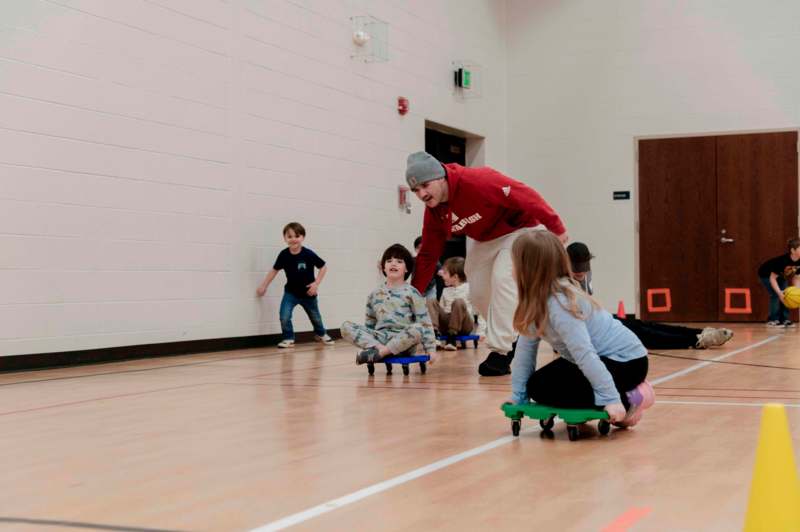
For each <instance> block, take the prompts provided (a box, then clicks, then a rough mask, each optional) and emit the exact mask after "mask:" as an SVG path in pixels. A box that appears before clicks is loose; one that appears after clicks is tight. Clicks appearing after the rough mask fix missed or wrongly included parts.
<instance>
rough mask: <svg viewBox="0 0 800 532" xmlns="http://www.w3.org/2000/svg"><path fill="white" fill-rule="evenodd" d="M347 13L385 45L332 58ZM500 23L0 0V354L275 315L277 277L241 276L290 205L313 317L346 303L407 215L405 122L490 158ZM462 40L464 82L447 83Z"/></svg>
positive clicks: (474, 4) (257, 263)
mask: <svg viewBox="0 0 800 532" xmlns="http://www.w3.org/2000/svg"><path fill="white" fill-rule="evenodd" d="M365 14H369V15H373V16H375V17H377V18H380V19H382V20H385V21H387V22H388V23H389V25H390V30H389V42H390V46H389V50H390V58H391V59H390V61H389V62H388V63H383V64H364V63H360V62H357V61H354V60H352V59H351V58H350V55H351V53H352V51H353V45H352V43H351V40H350V36H351V28H350V20H349V17H351V16H354V15H365ZM506 27H507V21H506V2H505V1H495V0H436V1H430V2H429V1H423V0H405V1H404V0H374V1H368V0H227V1H225V0H6V1H4V2H0V355H15V354H25V353H41V352H54V351H69V350H78V349H92V348H98V347H112V346H122V345H135V344H147V343H155V342H170V341H179V340H193V339H205V338H219V337H234V336H244V335H254V334H269V333H277V332H279V331H280V326H279V324H278V315H277V310H278V305H279V302H280V297H281V294H282V286H283V283H284V280H283V276H282V275H280V276H279V277H278V279H276V281H275V283H273V286H272V287H271V288H270V291H269V293H268V294H267V297H265V298H264V299H257V298H255V297H254V291H255V288H256V286H257V284H258V282H259V281H260V280H261V278H262V276H263V275H264V272H265V271H266V270H267V269H269V268H270V267H271V266H272V263H273V261H274V259H275V257H276V255H277V253H278V252H279V251H280V250H281V249H282V248H283V247H284V245H283V241H282V238H281V228H282V227H283V226H284V225H285V224H286V223H287V222H289V221H299V222H301V223H303V224H304V225H305V226H306V228H307V230H308V239H307V244H308V246H309V247H311V248H312V249H314V250H316V251H317V252H318V253H319V254H320V255H321V256H322V257H323V258H324V259H326V260H327V261H328V264H329V266H330V273H329V275H328V277H327V278H326V280H325V282H324V284H323V286H322V290H321V297H320V305H321V308H322V312H323V317H324V319H325V322H326V325H327V326H328V327H330V328H335V327H338V326H339V325H340V324H341V322H342V321H344V320H345V319H356V320H361V319H363V315H362V313H363V304H364V301H365V298H366V296H367V294H368V292H369V291H370V290H371V289H372V288H373V287H374V285H375V282H376V271H375V263H376V261H377V259H378V257H379V256H380V253H381V252H382V250H383V249H384V248H385V247H386V246H388V245H389V244H392V243H394V242H396V241H399V242H402V243H404V244H406V245H408V246H410V245H411V242H412V241H413V239H414V237H416V236H417V235H418V234H419V232H420V229H421V214H422V208H421V204H418V203H417V204H415V209H414V212H413V213H412V215H411V216H407V215H404V214H400V213H399V212H398V211H397V209H396V187H397V185H398V184H400V183H402V181H403V170H404V167H405V157H406V155H407V154H408V153H410V152H411V151H416V150H419V149H422V148H423V145H424V120H425V119H430V120H434V121H436V122H440V123H445V124H448V125H450V126H452V127H456V128H461V129H464V130H467V131H470V132H473V133H476V134H480V135H484V136H486V138H487V141H486V162H487V163H488V164H491V165H493V166H496V167H498V168H500V169H503V168H504V166H505V163H506V111H505V109H506V46H505V32H506ZM460 59H472V60H474V61H479V62H480V63H481V64H482V65H483V66H484V69H485V74H486V81H485V86H484V97H483V98H482V99H479V100H471V101H466V102H465V101H462V100H459V99H457V98H454V96H453V94H452V91H451V83H452V81H451V76H452V74H451V71H450V65H451V61H453V60H460ZM398 96H406V97H408V98H409V99H410V101H411V113H410V114H409V115H407V116H405V117H400V116H398V114H397V112H396V111H395V106H396V99H397V97H398ZM295 316H296V317H295V328H296V329H297V330H310V324H309V323H308V320H307V319H306V318H305V316H304V315H303V313H302V311H301V310H300V309H298V311H297V313H296V315H295Z"/></svg>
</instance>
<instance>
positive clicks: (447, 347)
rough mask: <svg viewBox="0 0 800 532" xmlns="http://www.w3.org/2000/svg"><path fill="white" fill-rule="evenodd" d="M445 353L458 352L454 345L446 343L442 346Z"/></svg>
mask: <svg viewBox="0 0 800 532" xmlns="http://www.w3.org/2000/svg"><path fill="white" fill-rule="evenodd" d="M444 350H445V351H458V347H456V346H455V344H451V343H448V344H446V345H445V346H444Z"/></svg>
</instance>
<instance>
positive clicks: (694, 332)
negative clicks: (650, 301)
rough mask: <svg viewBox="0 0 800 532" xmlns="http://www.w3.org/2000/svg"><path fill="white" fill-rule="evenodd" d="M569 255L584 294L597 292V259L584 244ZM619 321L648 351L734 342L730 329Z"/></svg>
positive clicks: (576, 245)
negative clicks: (594, 277) (593, 263)
mask: <svg viewBox="0 0 800 532" xmlns="http://www.w3.org/2000/svg"><path fill="white" fill-rule="evenodd" d="M567 254H568V255H569V259H570V262H571V267H572V278H573V279H574V280H575V281H577V282H578V284H579V285H580V286H581V288H582V289H583V290H584V292H586V293H588V294H590V295H591V294H592V292H593V290H592V267H591V263H590V261H591V260H592V259H593V258H594V255H592V254H591V253H590V252H589V248H588V247H587V246H586V244H584V243H583V242H573V243H572V244H570V245H569V246H567ZM615 317H616V316H615ZM617 319H619V321H621V322H622V324H623V325H624V326H625V327H627V328H628V329H630V330H631V331H633V333H634V334H635V335H636V337H637V338H639V340H640V341H641V342H642V344H644V346H645V347H646V348H648V349H692V348H694V349H706V348H709V347H716V346H719V345H722V344H724V343H725V342H727V341H728V340H730V339H731V338H733V331H732V330H730V329H722V328H715V327H706V328H705V329H695V328H692V327H681V326H679V325H668V324H666V323H658V322H654V321H643V320H637V319H636V318H617Z"/></svg>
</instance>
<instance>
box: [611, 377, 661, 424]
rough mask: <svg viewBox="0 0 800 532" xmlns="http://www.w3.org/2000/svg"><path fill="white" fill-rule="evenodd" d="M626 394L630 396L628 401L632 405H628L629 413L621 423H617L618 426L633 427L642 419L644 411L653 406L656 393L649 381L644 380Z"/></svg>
mask: <svg viewBox="0 0 800 532" xmlns="http://www.w3.org/2000/svg"><path fill="white" fill-rule="evenodd" d="M625 395H627V396H628V403H629V404H630V406H629V407H628V413H627V414H626V415H625V419H623V420H622V421H620V422H619V423H615V425H616V426H618V427H632V426H634V425H636V424H637V423H638V422H639V420H641V419H642V413H643V412H644V411H645V410H646V409H647V408H650V407H651V406H653V403H655V401H656V393H655V392H654V391H653V387H652V386H651V385H650V383H649V382H647V381H643V382H642V383H640V384H639V386H637V387H636V388H634V389H633V390H629V391H627V392H625Z"/></svg>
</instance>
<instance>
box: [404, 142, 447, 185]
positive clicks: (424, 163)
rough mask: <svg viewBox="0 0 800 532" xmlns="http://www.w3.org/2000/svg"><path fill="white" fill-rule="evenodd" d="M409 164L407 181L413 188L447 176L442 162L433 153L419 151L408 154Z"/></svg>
mask: <svg viewBox="0 0 800 532" xmlns="http://www.w3.org/2000/svg"><path fill="white" fill-rule="evenodd" d="M407 164H408V166H407V167H406V181H407V182H408V186H409V187H411V188H412V189H414V188H416V187H417V186H419V185H421V184H422V183H427V182H428V181H433V180H434V179H441V178H443V177H444V176H445V172H444V167H443V166H442V163H440V162H439V161H437V160H436V158H434V157H433V155H431V154H429V153H425V152H424V151H418V152H417V153H412V154H411V155H409V156H408V163H407Z"/></svg>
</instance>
